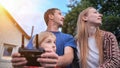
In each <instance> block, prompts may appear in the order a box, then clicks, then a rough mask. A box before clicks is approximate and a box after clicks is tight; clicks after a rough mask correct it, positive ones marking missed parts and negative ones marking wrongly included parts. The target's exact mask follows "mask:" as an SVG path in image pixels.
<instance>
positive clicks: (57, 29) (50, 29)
mask: <svg viewBox="0 0 120 68" xmlns="http://www.w3.org/2000/svg"><path fill="white" fill-rule="evenodd" d="M47 31H53V32H58V31H59V27H58V26H57V25H53V24H48V26H47Z"/></svg>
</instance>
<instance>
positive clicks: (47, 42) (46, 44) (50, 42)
mask: <svg viewBox="0 0 120 68" xmlns="http://www.w3.org/2000/svg"><path fill="white" fill-rule="evenodd" d="M55 42H56V39H55V38H53V37H52V36H48V37H47V38H45V39H44V41H43V42H42V43H41V45H40V47H42V48H44V49H46V48H49V49H53V51H55V52H56V45H55Z"/></svg>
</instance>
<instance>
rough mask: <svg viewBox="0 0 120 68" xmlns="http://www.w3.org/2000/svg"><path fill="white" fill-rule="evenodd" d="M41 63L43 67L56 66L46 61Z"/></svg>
mask: <svg viewBox="0 0 120 68" xmlns="http://www.w3.org/2000/svg"><path fill="white" fill-rule="evenodd" d="M41 65H42V66H43V67H45V68H51V67H52V68H53V67H56V64H47V63H41Z"/></svg>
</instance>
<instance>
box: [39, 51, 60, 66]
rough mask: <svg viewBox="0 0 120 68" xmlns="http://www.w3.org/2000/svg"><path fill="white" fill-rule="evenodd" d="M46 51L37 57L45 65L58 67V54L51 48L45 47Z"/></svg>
mask: <svg viewBox="0 0 120 68" xmlns="http://www.w3.org/2000/svg"><path fill="white" fill-rule="evenodd" d="M45 51H46V52H45V53H43V54H41V57H40V58H38V59H37V61H38V62H40V64H41V65H42V66H43V67H48V68H50V67H56V65H57V62H58V55H57V54H56V53H55V52H54V51H53V50H51V49H45Z"/></svg>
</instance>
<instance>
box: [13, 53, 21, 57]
mask: <svg viewBox="0 0 120 68" xmlns="http://www.w3.org/2000/svg"><path fill="white" fill-rule="evenodd" d="M14 57H20V53H13V54H12V58H14Z"/></svg>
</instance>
